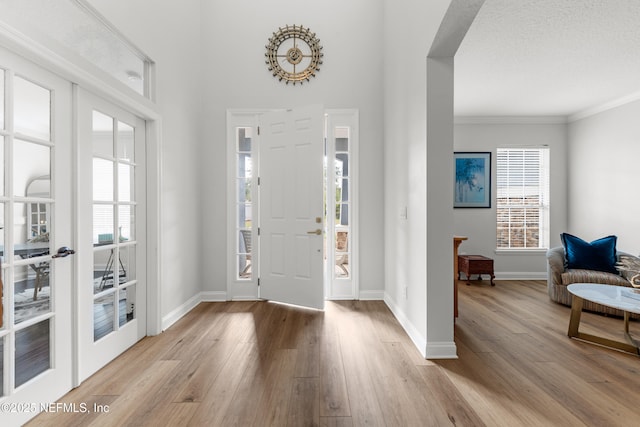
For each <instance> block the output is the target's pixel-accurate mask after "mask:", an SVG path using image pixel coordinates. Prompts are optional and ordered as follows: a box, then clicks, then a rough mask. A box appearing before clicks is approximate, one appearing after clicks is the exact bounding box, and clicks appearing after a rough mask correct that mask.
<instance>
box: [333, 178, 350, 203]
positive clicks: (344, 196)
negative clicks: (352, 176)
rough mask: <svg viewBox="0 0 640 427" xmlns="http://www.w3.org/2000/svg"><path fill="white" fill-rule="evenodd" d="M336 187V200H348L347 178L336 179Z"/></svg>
mask: <svg viewBox="0 0 640 427" xmlns="http://www.w3.org/2000/svg"><path fill="white" fill-rule="evenodd" d="M336 187H337V188H336V202H337V203H340V202H347V201H349V178H344V179H340V180H338V182H337V185H336Z"/></svg>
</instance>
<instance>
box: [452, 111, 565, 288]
mask: <svg viewBox="0 0 640 427" xmlns="http://www.w3.org/2000/svg"><path fill="white" fill-rule="evenodd" d="M566 129H567V126H566V124H565V123H564V119H560V118H558V119H551V120H550V119H545V118H499V117H489V118H464V117H463V118H458V119H457V120H456V125H455V133H454V149H455V151H489V152H491V162H492V165H491V166H492V177H491V197H492V205H491V208H490V209H454V210H453V217H454V233H455V234H457V235H460V236H467V237H469V240H467V241H465V242H463V243H462V244H461V245H460V249H459V251H460V253H462V254H464V253H466V254H478V255H484V256H487V257H489V258H493V259H494V269H495V272H496V277H497V278H498V279H501V278H502V279H545V278H546V271H547V270H546V269H547V267H546V258H545V252H544V251H540V252H538V253H533V254H532V253H526V254H516V253H509V254H504V253H502V254H496V253H495V251H496V209H495V194H496V178H495V177H496V174H495V171H496V149H497V148H505V147H532V146H540V145H548V146H549V150H550V162H551V165H550V185H549V186H550V192H551V199H550V206H551V207H550V226H551V231H550V233H551V234H550V237H551V240H550V245H551V247H553V246H558V245H560V237H559V236H560V233H562V232H564V231H566V228H567V185H566V182H567V172H566V170H567V166H566V165H567V130H566ZM452 191H453V190H452Z"/></svg>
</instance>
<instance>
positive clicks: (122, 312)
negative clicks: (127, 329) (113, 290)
mask: <svg viewBox="0 0 640 427" xmlns="http://www.w3.org/2000/svg"><path fill="white" fill-rule="evenodd" d="M118 295H119V297H118V324H119V325H120V326H122V325H124V324H126V323H129V322H131V321H132V320H133V319H135V318H136V285H130V286H127V287H126V288H124V289H120V291H119V292H118Z"/></svg>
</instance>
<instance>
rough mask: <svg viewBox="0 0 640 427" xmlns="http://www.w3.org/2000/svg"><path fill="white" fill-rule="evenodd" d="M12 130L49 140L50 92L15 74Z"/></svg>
mask: <svg viewBox="0 0 640 427" xmlns="http://www.w3.org/2000/svg"><path fill="white" fill-rule="evenodd" d="M13 104H14V107H13V120H14V131H15V132H16V133H21V134H23V135H29V136H33V137H35V138H40V139H44V140H46V141H49V139H50V138H51V131H50V130H51V92H50V91H49V90H47V89H45V88H43V87H42V86H39V85H37V84H35V83H31V82H30V81H28V80H25V79H23V78H22V77H18V76H16V77H15V78H14V80H13Z"/></svg>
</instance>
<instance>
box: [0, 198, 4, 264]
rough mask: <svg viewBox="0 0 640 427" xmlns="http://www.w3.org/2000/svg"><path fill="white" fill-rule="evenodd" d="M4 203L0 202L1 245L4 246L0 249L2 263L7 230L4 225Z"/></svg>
mask: <svg viewBox="0 0 640 427" xmlns="http://www.w3.org/2000/svg"><path fill="white" fill-rule="evenodd" d="M4 208H5V206H4V203H0V246H1V247H2V249H1V250H0V263H3V262H4V260H5V257H4V246H5V245H4V243H5V240H4V230H5V226H4Z"/></svg>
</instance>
